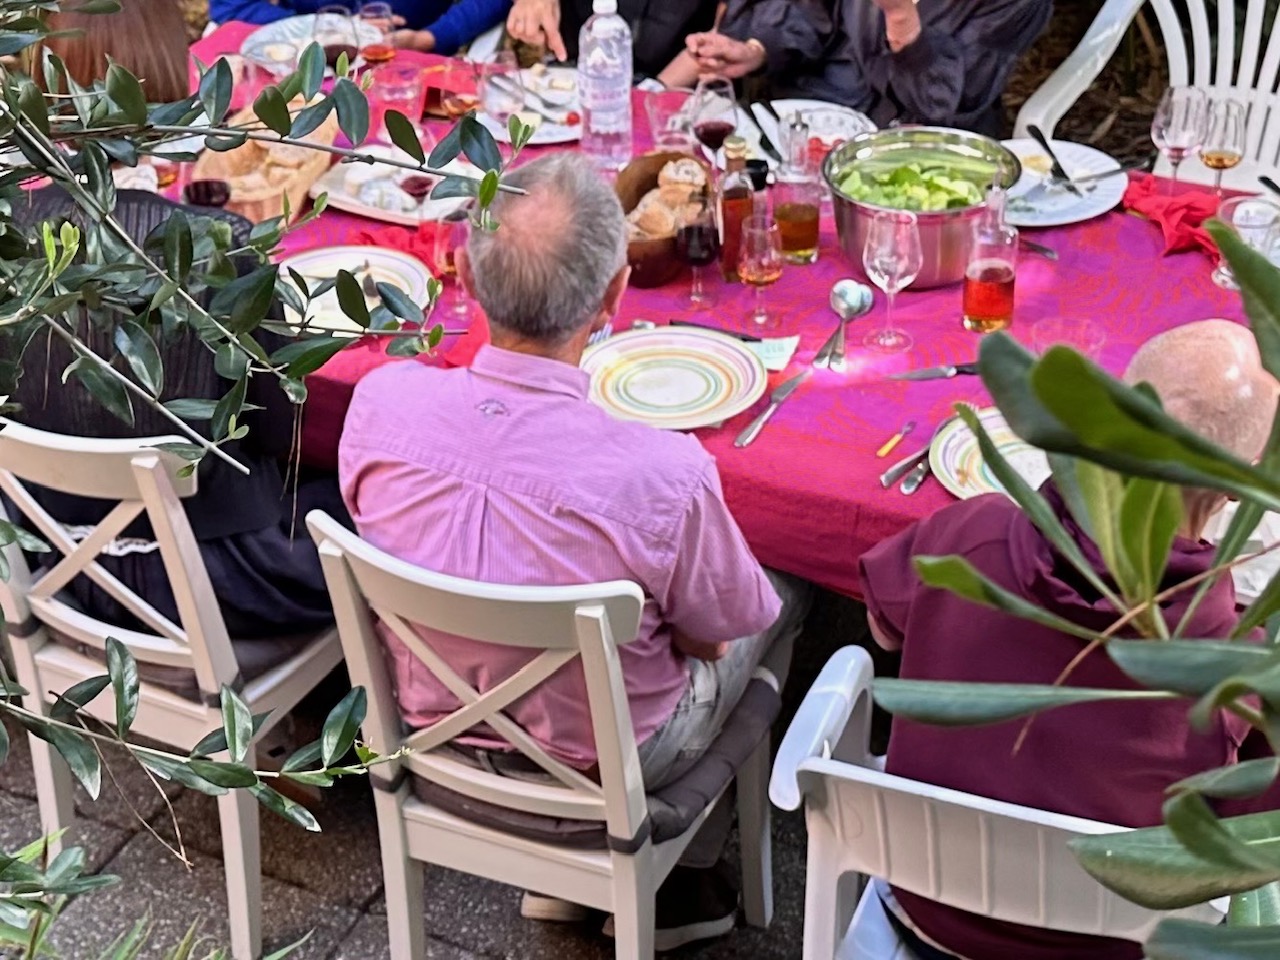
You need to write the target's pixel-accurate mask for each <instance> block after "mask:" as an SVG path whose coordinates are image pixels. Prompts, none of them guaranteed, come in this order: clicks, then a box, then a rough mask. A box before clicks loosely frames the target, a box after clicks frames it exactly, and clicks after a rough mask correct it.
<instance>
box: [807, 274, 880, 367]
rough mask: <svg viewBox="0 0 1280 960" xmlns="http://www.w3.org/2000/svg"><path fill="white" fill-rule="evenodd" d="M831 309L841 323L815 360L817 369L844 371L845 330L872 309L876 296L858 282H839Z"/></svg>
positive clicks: (834, 288)
mask: <svg viewBox="0 0 1280 960" xmlns="http://www.w3.org/2000/svg"><path fill="white" fill-rule="evenodd" d="M829 302H830V304H831V309H832V310H834V311H835V314H836V316H837V317H839V318H840V322H839V323H838V324H837V325H836V332H835V333H833V334H832V335H831V337H830V338H829V339H828V340H827V342H826V343H825V344H824V345H823V347H822V349H821V350H819V351H818V355H817V356H815V357H814V358H813V365H814V366H815V367H831V368H832V369H834V370H843V369H844V349H845V335H844V328H845V324H847V323H848V322H849V321H850V320H855V319H857V318H858V317H860V316H862V315H863V314H865V313H867V312H868V311H869V310H870V309H871V305H872V304H873V303H875V294H873V293H872V292H871V288H870V287H868V286H867V285H866V284H865V283H858V281H857V280H837V281H836V283H835V285H834V286H832V288H831V297H830V301H829Z"/></svg>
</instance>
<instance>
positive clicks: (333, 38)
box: [312, 3, 360, 69]
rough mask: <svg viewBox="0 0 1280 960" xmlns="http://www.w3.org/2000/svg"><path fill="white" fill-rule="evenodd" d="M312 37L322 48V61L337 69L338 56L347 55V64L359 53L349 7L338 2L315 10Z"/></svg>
mask: <svg viewBox="0 0 1280 960" xmlns="http://www.w3.org/2000/svg"><path fill="white" fill-rule="evenodd" d="M312 38H313V39H314V40H315V42H316V43H318V44H320V46H321V47H322V48H323V49H324V61H325V63H327V64H328V65H329V66H330V67H331V68H333V69H337V65H338V57H339V56H341V55H342V54H344V53H345V54H346V55H347V65H348V66H350V64H351V62H352V61H353V60H355V58H356V54H357V53H359V52H360V51H359V47H358V46H357V43H356V27H355V22H354V20H352V17H351V9H350V8H349V7H346V6H343V5H342V4H339V3H331V4H327V5H325V6H323V7H321V8H320V9H319V10H318V11H316V19H315V26H314V27H313V29H312Z"/></svg>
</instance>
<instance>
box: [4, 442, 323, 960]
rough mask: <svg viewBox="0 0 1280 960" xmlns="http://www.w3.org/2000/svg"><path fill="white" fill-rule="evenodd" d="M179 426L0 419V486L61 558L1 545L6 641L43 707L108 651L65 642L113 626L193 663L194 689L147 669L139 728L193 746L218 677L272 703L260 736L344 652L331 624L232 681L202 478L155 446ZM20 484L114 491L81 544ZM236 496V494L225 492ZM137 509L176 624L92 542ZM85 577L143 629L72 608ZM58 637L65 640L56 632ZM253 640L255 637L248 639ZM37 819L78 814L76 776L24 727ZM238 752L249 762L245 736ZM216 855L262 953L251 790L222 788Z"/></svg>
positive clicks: (57, 820)
mask: <svg viewBox="0 0 1280 960" xmlns="http://www.w3.org/2000/svg"><path fill="white" fill-rule="evenodd" d="M181 439H182V438H181V437H153V438H147V439H131V440H98V439H87V438H82V437H69V436H62V435H59V434H53V433H47V432H45V431H42V430H34V429H32V428H30V427H26V426H23V425H21V424H17V423H13V422H11V421H3V429H0V491H2V492H3V493H4V494H5V495H6V496H7V497H8V498H9V500H10V501H11V502H12V503H13V504H14V506H16V508H17V510H18V512H19V513H20V514H21V515H22V516H21V517H14V518H11V519H13V520H15V521H18V522H23V521H24V518H25V524H26V525H27V526H29V527H32V528H34V530H33V532H35V533H36V534H37V535H39V536H40V537H41V538H42V539H44V540H45V542H46V543H48V544H49V545H50V546H51V547H52V548H53V549H54V550H55V551H57V552H60V553H62V554H64V556H63V558H62V559H61V560H60V561H59V562H58V563H57V564H56V565H55V566H54V567H52V569H49V570H47V571H45V572H43V573H40V572H36V573H34V574H33V572H32V571H31V570H30V569H29V567H28V565H27V563H26V559H25V557H24V556H23V553H22V551H21V550H20V549H18V548H17V547H16V546H10V547H8V548H6V549H5V556H6V558H7V559H8V561H9V566H10V570H11V573H10V578H9V580H8V581H7V582H0V605H2V606H3V609H4V615H5V620H6V624H7V627H8V635H9V641H10V644H11V645H12V650H13V658H14V666H15V669H16V672H17V679H18V682H19V683H21V684H22V686H24V687H25V688H26V689H27V690H29V691H31V695H30V696H28V697H26V698H24V699H25V702H26V705H27V707H28V709H31V710H41V711H47V710H48V708H49V707H50V705H51V703H52V701H51V700H49V699H47V697H48V694H49V692H50V691H52V692H55V693H61V692H62V691H64V690H66V689H67V688H68V687H70V686H71V685H72V684H75V683H78V682H80V681H81V680H84V679H87V678H89V677H92V676H99V675H102V674H104V673H106V667H105V665H104V660H102V659H95V658H93V657H89V656H85V655H84V654H83V653H80V652H78V650H76V649H73V647H72V646H71V645H69V644H75V645H81V646H82V647H92V648H94V649H97V650H100V651H101V650H104V648H105V645H106V639H107V637H115V638H116V639H117V640H120V641H121V642H123V643H124V644H125V645H127V646H128V648H129V650H130V652H131V653H132V654H133V656H134V657H135V658H136V659H137V661H138V662H139V665H140V667H143V668H144V669H145V665H154V666H159V667H168V668H178V669H180V670H188V671H192V672H193V673H194V675H195V679H196V682H197V684H198V687H199V696H200V699H199V700H193V699H187V698H185V697H183V696H180V695H179V694H178V693H176V692H174V691H172V690H170V689H167V688H165V687H162V686H158V685H156V684H154V683H149V682H145V681H144V682H143V683H142V684H141V687H140V691H139V703H138V713H137V718H136V720H135V721H134V724H133V728H132V730H133V732H134V733H136V734H138V735H141V736H144V737H149V738H151V739H153V740H157V741H159V742H161V743H164V744H169V745H172V746H174V747H176V748H178V749H179V750H181V751H182V752H183V753H185V752H187V751H189V750H190V749H191V748H192V747H194V746H195V745H196V743H198V742H199V741H200V739H201V738H202V737H203V736H204V735H205V734H207V733H209V732H210V731H211V730H213V729H215V728H220V727H221V726H222V715H221V710H220V707H219V702H218V697H219V692H220V690H221V688H222V685H223V684H227V685H230V686H232V687H235V688H237V689H238V690H239V693H240V696H241V697H242V698H243V699H244V701H245V702H246V703H247V704H248V705H249V708H250V709H251V710H252V711H253V712H254V713H255V714H257V713H261V712H264V711H268V710H269V711H272V714H271V717H270V718H269V719H268V720H267V721H266V723H265V724H264V725H263V728H262V730H261V731H260V735H261V734H262V733H265V732H266V731H267V730H269V729H270V728H271V727H272V726H273V725H274V724H275V723H276V722H277V721H279V720H280V719H281V718H282V717H284V716H285V715H286V714H287V713H288V712H289V711H290V710H291V709H292V708H293V706H294V705H295V704H296V703H297V702H298V701H299V700H300V699H301V698H302V697H303V696H304V695H305V694H306V693H308V692H309V691H310V690H311V689H312V688H313V687H314V686H315V685H316V684H317V683H319V682H320V680H322V679H323V678H324V677H325V676H326V675H327V674H328V673H329V672H330V671H331V670H332V669H333V668H334V667H335V666H337V664H338V662H339V660H340V658H341V647H340V646H339V644H338V637H337V633H336V631H335V630H333V629H329V630H326V631H323V632H321V633H319V634H317V635H316V636H315V637H314V638H312V639H311V640H310V642H308V643H306V644H305V645H304V646H302V648H301V649H299V650H298V651H297V652H296V653H294V654H293V655H292V656H289V657H288V658H287V659H286V660H284V661H283V662H282V663H280V664H279V665H277V666H275V667H272V668H270V669H268V670H267V671H266V672H265V673H263V674H262V675H261V676H258V677H256V678H255V679H253V680H251V681H250V682H248V683H245V684H243V687H240V683H241V681H240V677H239V668H238V666H237V663H236V656H235V652H234V650H233V647H232V644H231V641H230V639H229V638H228V636H227V628H226V625H225V623H224V622H223V619H222V614H221V612H220V610H219V608H218V601H217V598H216V597H215V596H214V593H213V588H212V586H211V585H210V583H209V575H208V572H207V571H206V570H205V566H204V562H203V560H202V559H201V556H200V551H199V547H198V545H197V543H196V539H195V537H194V535H193V534H192V532H191V525H190V523H189V522H188V520H187V516H186V514H185V513H184V512H183V509H182V504H181V503H180V499H181V498H184V497H189V496H191V495H192V494H194V493H195V492H196V477H195V476H194V475H193V476H190V477H185V478H184V477H179V476H178V475H177V472H178V470H179V469H181V467H183V466H184V465H185V461H183V460H180V459H178V458H176V457H173V456H171V455H167V454H164V453H162V452H161V451H159V450H156V449H154V446H155V445H156V444H157V443H164V442H173V441H181ZM27 484H33V485H37V486H41V487H45V488H47V489H50V490H56V491H60V492H62V493H66V494H72V495H75V496H81V497H96V498H100V499H102V500H107V501H116V502H117V505H116V507H115V508H114V509H112V510H111V512H110V513H108V514H107V516H106V518H105V519H103V521H102V522H101V523H100V524H98V525H97V527H95V528H94V531H93V532H92V533H91V534H90V535H89V536H88V537H86V538H85V539H84V540H83V541H81V542H80V543H76V542H75V541H74V540H73V539H72V538H71V537H70V536H69V535H68V533H67V531H66V529H64V528H63V527H62V526H61V525H60V524H59V523H58V522H57V521H56V520H54V519H53V517H51V516H50V515H49V513H48V512H47V511H45V510H44V509H43V508H42V507H41V506H40V504H39V503H37V502H36V500H35V499H34V498H33V497H32V495H31V493H30V491H29V490H28V489H27V486H26V485H27ZM227 508H228V509H233V508H234V504H228V505H227ZM143 514H145V516H146V517H147V519H148V520H149V521H150V524H151V528H152V530H153V532H154V536H155V539H156V541H157V542H158V543H159V549H160V554H161V557H162V558H163V561H164V566H165V571H166V573H167V574H168V577H169V583H170V586H171V587H172V589H173V595H174V598H175V600H176V603H177V608H178V612H179V618H178V619H179V620H180V624H175V623H173V622H172V621H170V620H169V619H167V618H166V617H165V616H163V615H162V614H161V613H159V612H158V611H157V610H156V609H155V608H154V607H152V606H151V605H150V604H148V603H147V602H146V601H145V600H143V599H142V598H141V597H139V596H138V595H137V594H136V593H134V592H133V591H131V590H130V589H129V588H128V587H126V586H125V585H124V584H123V583H121V582H120V581H119V580H118V579H116V578H115V577H114V576H112V575H111V574H110V573H108V572H107V571H106V570H105V569H103V567H102V566H100V565H99V564H98V563H97V559H96V558H97V556H98V555H99V553H100V552H101V551H102V550H103V549H104V548H105V547H106V546H108V545H109V544H110V542H111V541H112V540H113V539H114V538H116V537H117V536H119V535H120V533H121V532H122V531H123V530H124V529H125V528H126V526H128V524H129V523H131V522H132V521H133V520H134V519H135V518H136V517H138V516H140V515H143ZM79 574H83V575H84V576H87V577H89V578H90V579H91V580H93V582H94V583H96V584H97V585H98V586H99V587H101V588H102V589H103V590H104V591H105V592H106V593H108V594H110V595H111V596H112V597H114V598H115V600H116V601H118V602H119V603H120V604H121V605H123V606H124V607H125V608H126V609H128V610H129V611H130V612H131V613H132V614H133V615H134V616H135V617H136V618H137V619H138V620H139V621H140V622H141V623H143V624H145V625H146V628H147V630H146V631H145V632H143V631H134V630H125V629H121V628H119V627H116V626H113V625H111V624H108V623H105V622H103V621H101V620H97V619H95V618H93V617H90V616H87V615H86V614H84V613H82V612H80V611H79V610H78V609H76V608H75V607H74V606H72V605H70V604H69V603H68V602H67V601H66V600H65V599H64V598H63V597H62V595H61V591H62V589H63V588H64V587H65V586H66V585H67V584H68V583H69V582H70V581H71V580H72V579H73V578H74V577H75V576H77V575H79ZM55 636H57V637H58V638H59V639H60V640H62V641H64V642H55V640H54V637H55ZM255 642H257V641H255ZM86 709H87V710H88V712H90V713H92V714H93V715H95V716H97V717H99V718H101V719H103V720H106V721H108V722H110V721H112V720H114V702H113V700H112V698H111V697H110V696H100V697H98V698H96V699H95V700H94V701H93V702H92V703H90V704H89V705H88V707H86ZM30 740H31V758H32V764H33V766H34V768H35V779H36V791H37V794H38V797H39V805H40V819H41V827H42V829H43V830H44V831H45V832H46V833H53V832H54V831H57V830H60V829H62V828H64V827H70V826H71V825H72V822H73V820H74V818H75V804H74V792H73V781H72V779H71V772H70V770H69V769H68V768H67V766H66V764H65V763H64V762H63V760H62V757H61V756H60V755H59V754H58V753H57V752H56V751H55V750H54V749H53V748H52V747H51V746H50V745H49V744H47V743H45V742H44V741H43V740H40V739H37V738H36V737H30ZM245 762H246V763H248V764H252V763H253V762H254V753H253V750H252V749H251V750H250V751H249V754H248V756H247V757H246V758H245ZM218 818H219V821H220V823H221V826H222V847H223V859H224V862H225V869H226V877H227V900H228V910H229V917H230V921H231V943H232V951H233V954H234V956H235V958H236V960H251V958H254V957H257V956H259V955H260V954H261V949H262V929H261V928H262V923H261V920H262V917H261V909H262V908H261V899H262V897H261V885H262V884H261V864H260V856H259V854H260V851H259V834H258V802H257V801H256V800H255V799H254V798H253V797H252V796H251V795H250V794H249V793H248V792H247V791H244V790H233V791H230V792H228V793H227V794H226V795H224V796H221V797H219V798H218Z"/></svg>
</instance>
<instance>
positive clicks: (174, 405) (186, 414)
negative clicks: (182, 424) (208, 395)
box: [164, 397, 217, 420]
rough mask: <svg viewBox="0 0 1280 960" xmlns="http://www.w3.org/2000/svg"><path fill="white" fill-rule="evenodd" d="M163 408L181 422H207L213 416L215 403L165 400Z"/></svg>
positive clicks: (209, 401) (192, 400)
mask: <svg viewBox="0 0 1280 960" xmlns="http://www.w3.org/2000/svg"><path fill="white" fill-rule="evenodd" d="M164 406H165V409H166V410H168V411H169V412H170V413H173V414H176V415H177V416H179V417H181V418H182V419H183V420H208V419H209V418H210V417H212V416H213V410H214V407H216V406H217V401H216V400H196V399H192V398H186V397H184V398H182V399H180V400H167V401H165V404H164Z"/></svg>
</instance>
